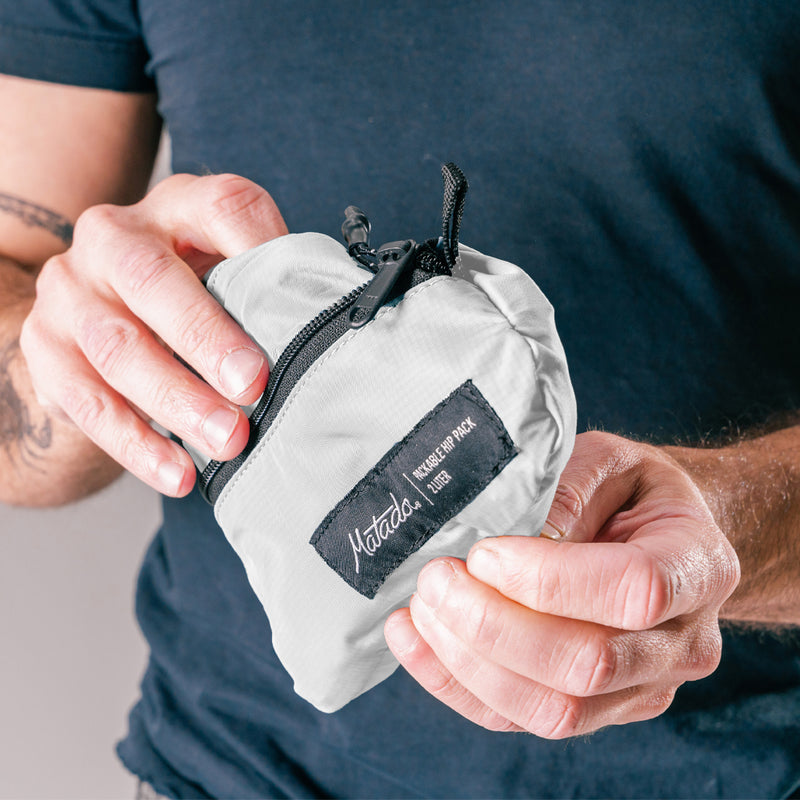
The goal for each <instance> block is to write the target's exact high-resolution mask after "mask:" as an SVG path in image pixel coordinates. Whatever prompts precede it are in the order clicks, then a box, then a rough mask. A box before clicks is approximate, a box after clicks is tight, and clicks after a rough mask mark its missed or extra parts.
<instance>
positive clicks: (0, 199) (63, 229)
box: [0, 192, 73, 247]
mask: <svg viewBox="0 0 800 800" xmlns="http://www.w3.org/2000/svg"><path fill="white" fill-rule="evenodd" d="M0 211H3V212H5V213H6V214H11V216H13V217H17V218H18V219H20V220H22V222H23V223H24V224H25V225H28V226H30V227H32V228H44V229H45V230H46V231H49V232H50V233H52V234H53V236H57V237H58V238H59V239H61V241H62V242H64V244H65V245H67V247H69V246H70V245H71V244H72V232H73V227H72V223H71V222H70V221H69V220H68V219H67V218H66V217H62V216H61V214H57V213H56V212H55V211H50V209H49V208H44V207H42V206H37V205H36V203H31V202H30V201H29V200H23V199H22V198H21V197H15V196H14V195H13V194H4V193H3V192H0Z"/></svg>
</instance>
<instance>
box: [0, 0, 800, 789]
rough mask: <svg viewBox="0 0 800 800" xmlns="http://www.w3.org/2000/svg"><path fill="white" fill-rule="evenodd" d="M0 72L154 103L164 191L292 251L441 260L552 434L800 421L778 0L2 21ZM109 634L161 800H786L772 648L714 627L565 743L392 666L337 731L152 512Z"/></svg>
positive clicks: (229, 578)
mask: <svg viewBox="0 0 800 800" xmlns="http://www.w3.org/2000/svg"><path fill="white" fill-rule="evenodd" d="M0 70H3V71H7V72H13V73H16V74H21V75H27V76H29V77H35V78H39V79H44V80H51V81H61V82H65V83H75V84H79V85H90V86H99V87H103V88H108V89H116V90H123V91H130V90H138V91H141V90H149V89H152V90H155V91H157V92H158V96H159V109H160V112H161V114H162V115H163V117H164V119H165V121H166V124H167V126H168V128H169V131H170V134H171V137H172V145H173V167H174V169H175V170H176V171H189V172H195V173H199V172H203V171H206V170H211V171H214V172H222V171H230V172H236V173H240V174H243V175H245V176H247V177H249V178H251V179H253V180H255V181H257V182H259V183H261V184H262V185H264V186H265V187H266V188H267V189H268V190H269V191H270V193H271V194H272V195H273V197H274V198H275V200H276V201H277V203H278V205H279V206H280V208H281V210H282V212H283V214H284V216H285V218H286V220H287V223H288V225H289V227H290V229H292V230H295V231H301V230H318V231H322V232H324V233H329V234H331V235H333V236H338V228H339V224H340V221H341V213H342V209H343V208H344V207H345V206H346V205H348V204H349V203H356V204H357V205H359V206H361V207H362V208H364V209H365V210H366V211H367V212H368V213H369V215H370V217H371V219H372V220H373V222H374V241H376V242H377V241H384V240H388V239H398V238H405V237H413V238H416V239H418V240H420V239H424V238H427V237H429V236H431V235H434V234H435V233H436V230H437V226H438V213H439V210H438V209H439V204H440V193H439V185H438V181H439V179H438V168H439V164H440V163H442V162H444V161H449V160H452V161H455V162H456V163H458V164H459V165H460V166H461V167H462V168H463V169H464V171H465V173H466V174H467V176H468V177H469V179H470V183H471V191H470V196H469V198H468V204H467V210H466V214H465V217H464V224H463V228H462V240H463V241H464V242H465V243H467V244H469V245H471V246H473V247H475V248H477V249H479V250H482V251H484V252H487V253H491V254H492V255H496V256H499V257H501V258H505V259H507V260H510V261H513V262H516V263H518V264H520V265H522V266H523V267H525V268H526V269H527V270H528V271H529V272H530V274H531V275H532V276H533V277H534V278H535V280H536V281H537V282H538V283H539V285H540V286H541V287H542V288H543V290H544V291H545V293H546V294H547V295H548V297H549V298H550V300H551V301H552V302H553V304H554V306H555V308H556V320H557V323H558V327H559V330H560V333H561V336H562V339H563V341H564V345H565V348H566V352H567V356H568V359H569V364H570V370H571V374H572V377H573V381H574V385H575V389H576V394H577V399H578V410H579V428H581V429H585V428H587V427H603V428H605V429H607V430H612V431H616V432H620V433H623V434H628V435H633V436H638V437H647V438H649V439H651V440H653V441H661V442H666V441H674V440H676V439H680V440H682V441H688V442H691V441H696V440H699V439H703V438H707V437H709V436H714V435H717V434H719V433H721V432H724V431H730V430H731V429H736V428H737V427H738V428H743V427H747V426H749V425H752V424H757V423H760V422H762V421H764V420H765V419H766V418H767V417H769V416H770V415H771V414H773V413H775V412H780V411H784V410H789V409H797V408H798V406H799V405H800V402H799V401H800V335H799V334H798V325H797V311H796V309H797V308H798V306H800V5H798V4H797V3H796V2H795V0H731V1H730V2H725V3H720V2H713V0H693V2H684V3H679V4H675V3H664V2H660V1H659V0H642V1H641V2H637V3H631V2H626V0H599V1H595V2H589V0H507V1H499V2H493V3H487V2H479V1H478V0H466V1H465V0H462V2H459V3H452V2H445V1H444V0H428V1H427V2H410V1H407V2H401V3H386V4H361V3H354V2H352V0H351V2H336V1H335V0H333V1H332V2H325V3H322V2H301V1H300V0H276V2H271V3H257V2H252V1H251V2H248V0H230V1H229V2H225V3H201V2H198V0H138V2H134V1H133V0H127V1H124V2H123V1H122V0H26V2H25V3H24V4H15V5H14V7H13V8H12V7H11V4H5V7H3V8H2V9H1V10H0ZM137 613H138V617H139V620H140V624H141V626H142V630H143V631H144V633H145V635H146V637H147V640H148V642H149V644H150V647H151V650H152V657H151V661H150V666H149V668H148V671H147V673H146V675H145V677H144V679H143V683H142V697H141V700H140V701H139V702H138V703H137V705H136V706H135V707H134V709H133V711H132V713H131V717H130V730H129V733H128V735H127V737H126V738H125V739H124V740H123V741H122V742H121V744H120V745H119V753H120V755H121V757H122V759H123V761H124V762H125V764H127V765H128V767H129V768H130V769H132V770H133V771H134V772H136V773H138V774H139V775H140V776H142V777H144V778H146V779H148V780H149V781H150V782H152V783H153V785H154V786H155V787H156V788H157V789H158V790H159V791H161V792H163V793H166V794H172V795H181V796H201V797H203V796H227V797H263V796H285V795H286V796H343V797H524V796H527V797H723V796H724V797H753V796H779V795H781V794H784V793H787V792H789V791H791V790H792V788H793V787H794V786H795V784H797V783H798V782H800V646H798V643H797V641H796V637H794V636H787V635H784V636H776V635H772V634H769V633H766V632H759V631H751V632H743V631H734V630H730V631H728V632H726V635H725V644H724V651H723V661H722V664H721V666H720V668H719V669H718V670H717V671H716V673H715V674H714V675H712V676H711V677H709V678H707V679H705V680H702V681H698V682H695V683H692V684H687V685H685V686H684V687H683V688H682V689H680V690H679V692H678V694H677V697H676V699H675V702H674V703H673V705H672V707H671V709H670V710H669V711H668V712H667V713H666V714H664V715H662V716H661V717H659V718H657V719H655V720H652V721H648V722H642V723H635V724H631V725H626V726H621V727H615V728H609V729H606V730H604V731H602V732H600V733H597V734H595V735H593V736H591V737H586V738H581V739H577V740H573V741H567V742H549V741H543V740H540V739H538V738H536V737H533V736H528V735H518V734H514V735H512V734H496V733H490V732H487V731H484V730H482V729H480V728H478V727H477V726H475V725H473V724H472V723H469V722H467V721H465V720H463V719H462V718H461V717H459V716H458V715H456V714H455V713H454V712H452V711H450V710H449V709H447V708H445V707H444V706H442V705H440V704H439V703H438V702H437V701H436V700H434V699H433V698H431V697H430V696H428V695H427V694H426V693H425V692H424V691H422V690H421V689H420V688H419V687H417V685H416V684H415V683H414V682H413V681H412V680H411V679H410V678H408V676H406V675H405V674H404V673H403V672H402V670H401V671H398V672H397V673H395V675H394V676H393V677H392V678H390V679H389V680H387V681H385V682H384V683H383V684H381V685H380V686H378V687H377V688H376V689H374V690H372V691H371V692H369V693H367V694H366V695H364V696H362V697H360V698H359V699H358V700H356V701H354V702H353V703H351V704H350V705H348V706H347V707H345V708H344V709H343V710H341V711H340V712H337V713H336V714H332V715H325V714H321V713H318V712H316V711H315V710H314V709H313V708H312V707H310V706H309V705H308V704H307V703H305V702H304V701H302V700H300V699H299V698H298V697H297V696H295V695H294V693H293V692H292V688H291V682H290V680H289V678H288V676H287V675H286V673H285V672H284V670H283V669H282V667H281V665H280V664H279V663H278V661H277V660H276V658H275V655H274V653H273V652H272V649H271V646H270V634H269V629H268V625H267V622H266V620H265V618H264V615H263V612H262V609H261V607H260V605H259V603H258V602H257V600H256V599H255V596H254V595H253V593H252V592H251V590H250V588H249V586H248V584H247V581H246V578H245V574H244V570H243V568H242V566H241V564H240V563H239V561H238V560H237V558H236V556H235V555H234V553H233V551H232V550H231V548H230V547H229V545H228V544H227V542H226V540H225V538H224V536H223V535H222V533H221V531H220V530H219V528H218V527H217V526H216V524H215V522H214V520H213V517H212V515H211V512H210V509H209V508H208V507H207V506H206V505H205V504H204V503H203V501H202V500H200V499H199V498H198V497H197V495H193V496H191V497H189V498H187V499H185V500H167V501H165V503H164V525H163V528H162V529H161V531H160V532H159V533H158V535H157V536H156V538H155V539H154V541H153V543H152V546H151V547H150V550H149V552H148V554H147V556H146V559H145V562H144V565H143V567H142V572H141V577H140V580H139V585H138V593H137Z"/></svg>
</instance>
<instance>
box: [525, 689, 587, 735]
mask: <svg viewBox="0 0 800 800" xmlns="http://www.w3.org/2000/svg"><path fill="white" fill-rule="evenodd" d="M584 709H585V701H584V700H583V699H581V698H579V697H568V696H564V695H559V696H556V695H554V694H551V695H550V697H549V698H548V701H547V702H545V703H543V704H542V705H541V706H540V707H539V708H537V709H536V712H535V714H534V716H533V717H532V718H530V719H529V720H528V724H526V725H525V728H526V729H527V730H529V731H530V732H531V733H535V734H536V735H537V736H541V737H542V738H543V739H554V740H555V739H568V738H570V737H572V736H577V735H578V734H580V733H581V732H582V726H583V717H584Z"/></svg>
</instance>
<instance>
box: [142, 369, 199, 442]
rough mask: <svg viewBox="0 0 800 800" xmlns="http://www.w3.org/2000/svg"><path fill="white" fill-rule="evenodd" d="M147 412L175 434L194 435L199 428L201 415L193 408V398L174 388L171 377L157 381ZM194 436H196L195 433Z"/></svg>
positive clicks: (150, 393) (173, 380) (174, 383)
mask: <svg viewBox="0 0 800 800" xmlns="http://www.w3.org/2000/svg"><path fill="white" fill-rule="evenodd" d="M149 396H150V398H151V401H150V404H149V410H150V411H151V412H152V415H153V416H154V417H157V418H158V419H160V420H161V421H163V424H164V425H165V426H166V427H167V428H168V429H169V430H172V431H173V432H175V433H178V432H179V431H180V432H181V433H183V434H190V435H191V434H192V433H195V432H196V431H197V430H199V428H200V422H201V419H202V414H201V413H200V412H199V411H198V410H197V409H196V408H195V404H194V402H193V398H192V397H191V396H190V395H189V394H188V393H187V392H185V391H183V390H182V389H181V388H179V387H178V386H176V381H175V379H174V378H172V377H166V378H163V379H161V380H159V381H158V382H157V383H156V384H155V386H154V387H153V388H152V391H151V392H149ZM195 435H197V434H196V433H195Z"/></svg>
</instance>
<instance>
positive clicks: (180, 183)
mask: <svg viewBox="0 0 800 800" xmlns="http://www.w3.org/2000/svg"><path fill="white" fill-rule="evenodd" d="M140 206H141V208H142V210H143V211H144V212H145V213H147V214H148V215H149V216H150V217H151V218H152V219H153V220H155V221H157V222H158V224H159V225H160V226H162V227H163V228H164V229H165V230H167V231H169V232H170V233H171V234H172V236H173V238H174V240H175V243H176V245H177V246H178V248H179V249H184V250H186V249H195V250H197V251H200V252H204V253H219V254H220V255H222V256H224V257H225V258H231V257H233V256H235V255H238V254H239V253H243V252H244V251H245V250H249V249H250V248H252V247H256V246H257V245H259V244H262V243H263V242H266V241H269V240H270V239H274V238H275V237H277V236H283V235H284V234H286V233H288V230H287V228H286V223H285V222H284V221H283V217H282V216H281V213H280V211H279V210H278V207H277V206H276V205H275V202H274V200H273V199H272V197H270V195H269V194H268V193H267V192H266V191H265V190H264V189H263V188H262V187H261V186H258V185H257V184H255V183H253V182H252V181H249V180H247V179H246V178H243V177H241V176H238V175H207V176H202V177H197V176H194V175H173V176H171V177H170V178H167V179H166V180H164V181H162V182H161V183H159V184H158V185H157V186H156V187H155V188H154V189H153V190H152V191H151V192H150V194H149V195H148V196H147V197H146V198H145V199H144V200H143V201H142V202H141V204H140Z"/></svg>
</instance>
